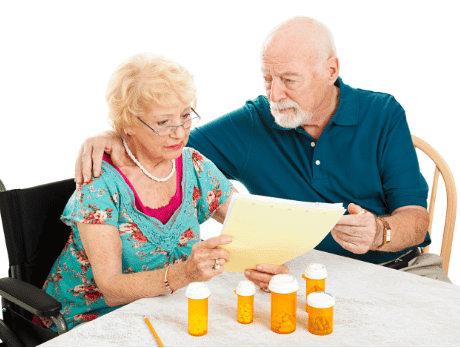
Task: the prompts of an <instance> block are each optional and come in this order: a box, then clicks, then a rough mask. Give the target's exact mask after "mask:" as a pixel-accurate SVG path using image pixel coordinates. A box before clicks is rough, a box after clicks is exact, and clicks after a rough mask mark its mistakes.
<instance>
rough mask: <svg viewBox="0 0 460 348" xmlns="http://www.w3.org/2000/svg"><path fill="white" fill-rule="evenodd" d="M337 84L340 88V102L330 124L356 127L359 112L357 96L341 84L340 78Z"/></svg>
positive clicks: (351, 89) (352, 90) (348, 87)
mask: <svg viewBox="0 0 460 348" xmlns="http://www.w3.org/2000/svg"><path fill="white" fill-rule="evenodd" d="M337 84H338V85H339V87H340V101H339V107H338V108H337V111H336V112H335V115H334V117H333V118H332V122H334V123H335V124H337V125H339V126H356V125H357V124H358V112H359V104H358V95H357V94H356V93H355V91H354V89H353V88H351V87H350V86H348V85H346V84H344V83H343V81H342V78H341V77H339V78H338V79H337V81H336V85H337Z"/></svg>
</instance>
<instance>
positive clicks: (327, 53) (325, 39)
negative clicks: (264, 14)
mask: <svg viewBox="0 0 460 348" xmlns="http://www.w3.org/2000/svg"><path fill="white" fill-rule="evenodd" d="M297 21H309V22H310V23H311V24H313V30H311V31H310V33H311V40H312V41H313V43H314V45H315V49H316V52H317V54H318V62H317V66H318V67H320V66H322V65H323V64H324V63H325V62H326V61H327V60H328V59H329V58H330V57H331V56H332V55H335V56H337V48H336V47H335V42H334V36H333V35H332V32H331V30H330V29H329V28H328V27H327V26H326V25H325V24H324V23H322V22H320V21H318V20H316V19H314V18H311V17H305V16H296V17H292V18H290V19H287V20H285V21H283V22H281V23H280V24H278V25H277V26H276V27H274V28H273V29H272V30H271V31H270V32H269V33H268V35H267V37H266V38H265V40H264V42H263V44H262V48H261V51H260V56H261V58H262V55H263V54H264V52H265V51H266V50H267V48H268V46H269V45H270V43H271V42H272V40H273V38H274V37H275V35H276V34H277V33H278V31H279V29H280V28H282V27H284V26H286V25H288V24H291V23H293V22H297Z"/></svg>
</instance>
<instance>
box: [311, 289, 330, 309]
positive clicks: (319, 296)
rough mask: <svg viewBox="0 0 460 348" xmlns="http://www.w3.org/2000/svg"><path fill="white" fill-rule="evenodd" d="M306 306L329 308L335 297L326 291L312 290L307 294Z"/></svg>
mask: <svg viewBox="0 0 460 348" xmlns="http://www.w3.org/2000/svg"><path fill="white" fill-rule="evenodd" d="M307 304H308V307H314V308H329V307H332V306H333V305H334V304H335V298H334V296H332V295H331V294H329V293H327V292H312V293H311V294H310V295H308V296H307Z"/></svg>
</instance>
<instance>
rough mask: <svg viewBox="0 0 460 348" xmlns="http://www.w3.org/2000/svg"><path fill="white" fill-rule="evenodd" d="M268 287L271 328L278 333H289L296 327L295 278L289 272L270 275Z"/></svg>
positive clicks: (296, 287) (296, 285) (296, 284)
mask: <svg viewBox="0 0 460 348" xmlns="http://www.w3.org/2000/svg"><path fill="white" fill-rule="evenodd" d="M268 288H269V289H270V291H271V329H272V331H273V332H276V333H278V334H289V333H292V332H294V331H295V329H296V310H297V290H299V284H298V282H297V279H296V278H295V277H294V276H292V275H290V274H278V275H275V276H273V277H272V279H271V280H270V283H269V284H268Z"/></svg>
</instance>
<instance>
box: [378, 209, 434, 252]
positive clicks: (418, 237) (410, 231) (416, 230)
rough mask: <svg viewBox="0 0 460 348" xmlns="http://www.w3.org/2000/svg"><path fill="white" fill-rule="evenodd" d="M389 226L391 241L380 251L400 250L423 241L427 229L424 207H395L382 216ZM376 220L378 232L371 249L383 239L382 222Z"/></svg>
mask: <svg viewBox="0 0 460 348" xmlns="http://www.w3.org/2000/svg"><path fill="white" fill-rule="evenodd" d="M384 218H385V220H387V221H388V223H389V224H390V227H391V242H390V243H388V244H386V245H384V246H383V247H381V248H380V249H379V250H380V251H390V252H391V251H392V252H396V251H400V250H404V249H406V248H408V247H411V246H414V245H417V244H420V243H422V242H423V241H424V239H425V235H426V232H427V230H428V225H429V218H428V212H427V211H426V209H425V208H422V207H419V206H407V207H401V208H398V209H396V210H395V211H394V212H393V213H392V214H391V215H390V216H386V217H384ZM377 222H378V225H377V226H378V232H377V235H376V238H375V241H374V245H373V247H372V248H371V249H374V250H375V249H376V248H377V247H378V246H379V245H381V244H382V241H383V223H382V222H381V221H380V220H377Z"/></svg>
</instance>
